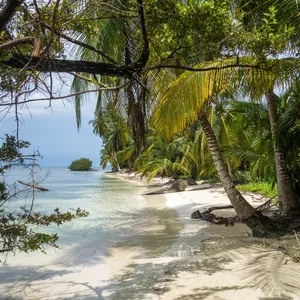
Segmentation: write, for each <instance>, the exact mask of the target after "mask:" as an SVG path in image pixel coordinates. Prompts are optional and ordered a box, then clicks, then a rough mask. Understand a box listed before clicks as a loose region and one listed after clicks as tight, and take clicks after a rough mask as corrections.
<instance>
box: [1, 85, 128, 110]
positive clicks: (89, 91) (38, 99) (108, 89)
mask: <svg viewBox="0 0 300 300" xmlns="http://www.w3.org/2000/svg"><path fill="white" fill-rule="evenodd" d="M125 86H126V85H125V84H124V85H121V86H117V87H109V88H101V89H94V90H88V91H81V92H77V93H74V94H69V95H65V96H59V97H47V98H37V99H28V100H24V101H20V102H17V103H1V104H0V106H11V105H13V104H18V105H19V104H25V103H29V102H37V101H49V100H61V99H66V98H70V97H74V96H77V95H82V94H85V93H96V92H100V91H116V90H119V89H122V88H124V87H125Z"/></svg>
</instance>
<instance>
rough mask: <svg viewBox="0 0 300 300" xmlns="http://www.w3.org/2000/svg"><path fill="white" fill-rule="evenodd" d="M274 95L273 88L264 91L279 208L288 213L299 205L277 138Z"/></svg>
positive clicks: (282, 150)
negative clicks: (271, 138)
mask: <svg viewBox="0 0 300 300" xmlns="http://www.w3.org/2000/svg"><path fill="white" fill-rule="evenodd" d="M276 97H277V96H276V95H275V94H274V92H273V89H269V90H268V92H267V93H266V99H267V105H268V111H269V118H270V124H271V132H272V137H273V143H274V154H275V163H276V174H277V187H278V204H279V210H280V212H281V213H282V214H290V213H292V212H294V211H295V210H297V208H298V209H299V207H298V203H297V198H296V195H295V192H294V190H293V185H292V181H291V178H290V175H289V170H288V167H287V163H286V155H285V152H284V149H283V147H282V145H281V143H280V141H279V139H278V132H277V120H278V113H277V102H276Z"/></svg>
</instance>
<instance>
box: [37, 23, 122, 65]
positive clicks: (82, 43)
mask: <svg viewBox="0 0 300 300" xmlns="http://www.w3.org/2000/svg"><path fill="white" fill-rule="evenodd" d="M39 22H40V23H41V24H43V26H44V27H45V28H47V29H48V30H50V31H53V32H54V33H55V34H56V35H58V36H59V37H61V38H63V39H65V40H66V41H68V42H71V43H73V44H75V45H78V46H81V47H84V48H86V49H89V50H91V51H94V52H96V53H98V54H100V55H101V56H103V57H104V58H106V59H107V60H108V61H110V62H111V63H113V64H115V65H117V64H118V63H117V62H116V61H115V60H113V59H112V58H111V57H109V56H108V55H107V54H106V53H104V52H103V51H101V50H99V49H97V48H95V47H93V46H91V45H89V44H86V43H84V42H81V41H78V40H76V39H73V38H71V37H69V36H67V35H66V34H64V33H62V32H59V31H58V30H56V29H54V30H53V28H51V26H49V25H47V24H45V23H43V22H42V21H39Z"/></svg>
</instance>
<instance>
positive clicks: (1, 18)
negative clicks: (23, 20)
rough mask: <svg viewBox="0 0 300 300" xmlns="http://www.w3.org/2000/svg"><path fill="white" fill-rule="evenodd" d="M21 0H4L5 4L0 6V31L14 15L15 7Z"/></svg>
mask: <svg viewBox="0 0 300 300" xmlns="http://www.w3.org/2000/svg"><path fill="white" fill-rule="evenodd" d="M23 1H24V0H8V1H7V2H6V5H5V6H4V7H3V8H2V10H1V12H0V31H2V30H3V29H5V26H6V24H7V23H8V22H9V21H10V20H11V18H12V17H13V16H14V14H15V13H16V10H17V7H18V6H20V5H21V4H22V2H23Z"/></svg>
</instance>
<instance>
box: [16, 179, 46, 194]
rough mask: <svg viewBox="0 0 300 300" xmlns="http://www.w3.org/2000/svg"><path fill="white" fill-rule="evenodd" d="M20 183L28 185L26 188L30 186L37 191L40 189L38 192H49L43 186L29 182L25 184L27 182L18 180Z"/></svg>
mask: <svg viewBox="0 0 300 300" xmlns="http://www.w3.org/2000/svg"><path fill="white" fill-rule="evenodd" d="M18 182H19V183H21V184H23V185H26V186H29V187H31V188H35V189H38V190H41V191H43V192H47V191H49V190H48V189H46V188H44V187H42V186H39V185H37V184H32V183H28V182H25V181H21V180H18Z"/></svg>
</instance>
